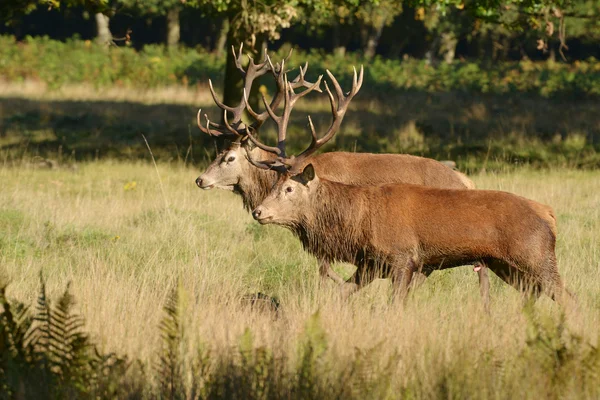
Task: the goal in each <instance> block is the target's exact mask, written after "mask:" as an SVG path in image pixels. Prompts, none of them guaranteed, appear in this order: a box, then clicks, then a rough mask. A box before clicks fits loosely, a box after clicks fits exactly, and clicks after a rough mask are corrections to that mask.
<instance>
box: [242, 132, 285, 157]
mask: <svg viewBox="0 0 600 400" xmlns="http://www.w3.org/2000/svg"><path fill="white" fill-rule="evenodd" d="M246 135H248V138H249V139H250V141H251V142H252V143H254V144H255V145H256V146H257V147H258V148H260V149H262V150H264V151H268V152H269V153H273V154H276V155H277V156H281V154H282V152H281V149H280V148H279V147H273V146H267V145H266V144H263V143H261V142H259V141H258V139H256V138H255V137H254V135H252V134H251V133H250V130H249V129H248V128H246Z"/></svg>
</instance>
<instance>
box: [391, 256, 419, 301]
mask: <svg viewBox="0 0 600 400" xmlns="http://www.w3.org/2000/svg"><path fill="white" fill-rule="evenodd" d="M418 269H419V268H418V264H417V262H416V260H415V257H413V256H409V257H406V258H404V260H401V261H399V262H397V263H396V265H394V268H393V270H392V273H391V278H392V284H393V285H394V292H395V294H396V296H395V297H397V298H398V299H399V300H400V301H402V302H405V301H406V297H407V295H408V289H409V285H410V282H411V281H412V278H413V275H414V273H415V272H416V271H417V270H418Z"/></svg>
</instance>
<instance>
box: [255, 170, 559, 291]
mask: <svg viewBox="0 0 600 400" xmlns="http://www.w3.org/2000/svg"><path fill="white" fill-rule="evenodd" d="M317 176H318V173H317ZM302 179H303V178H302V176H300V177H289V176H288V177H283V178H282V179H281V180H280V182H279V183H278V186H277V187H276V188H275V189H274V190H273V192H272V193H271V195H269V197H268V198H267V199H265V201H264V202H263V204H262V205H261V206H260V207H259V208H258V209H257V210H261V211H262V217H263V218H267V217H268V216H270V215H271V216H273V217H271V218H273V219H272V220H268V219H265V220H264V221H261V222H263V223H265V222H266V223H269V222H273V223H276V224H282V225H287V226H288V227H289V228H291V229H292V231H293V232H295V233H296V235H298V236H299V237H300V239H301V240H302V242H303V244H304V246H305V248H306V249H307V250H308V251H309V252H311V253H312V254H314V255H315V256H317V257H319V258H322V259H325V260H328V261H344V262H350V263H353V264H355V265H356V266H357V267H358V268H359V270H361V271H363V272H365V271H368V269H369V268H372V267H373V265H385V270H384V271H383V272H384V274H386V275H389V276H390V277H392V279H393V280H394V281H395V282H396V286H397V287H398V288H399V289H400V291H401V292H403V293H405V292H406V290H407V285H408V283H409V282H410V277H411V276H412V273H413V272H415V271H416V270H419V269H421V268H423V269H439V268H451V267H455V266H459V265H464V264H469V263H474V262H478V261H481V262H483V263H485V264H486V265H488V266H489V267H490V269H491V270H492V271H494V272H495V273H496V274H497V275H498V276H500V277H501V278H502V279H504V280H505V281H506V282H507V283H510V284H512V285H514V286H518V287H522V286H524V285H525V286H527V287H529V288H533V289H534V290H536V291H540V290H541V291H543V292H544V293H546V294H548V295H549V296H551V297H552V298H554V297H555V296H559V295H561V294H562V293H563V284H562V281H561V278H560V275H559V274H558V270H557V266H556V257H555V253H554V246H555V240H556V226H555V220H554V214H553V212H552V209H551V208H550V207H548V206H545V205H542V204H540V203H537V202H534V201H532V200H528V199H525V198H523V197H520V196H516V195H513V194H510V193H506V192H499V191H486V190H478V191H472V190H448V189H438V188H430V187H425V186H417V185H410V184H387V185H381V186H357V185H345V184H341V183H338V182H333V181H330V180H327V179H324V178H316V179H314V180H312V181H309V182H303V183H302V184H301V185H298V182H301V181H302ZM290 180H295V181H297V182H296V191H298V190H300V191H302V190H303V191H304V192H302V193H301V194H295V196H301V197H299V198H298V197H297V198H292V200H290V201H291V204H287V205H286V204H285V202H284V197H285V193H284V192H285V186H286V185H287V186H289V181H290ZM311 185H312V188H311ZM294 199H295V200H294ZM259 216H260V214H259ZM259 221H260V218H259ZM401 277H404V278H405V279H402V280H400V279H399V278H401ZM401 281H402V283H400V282H401ZM363 283H365V282H362V283H359V284H363Z"/></svg>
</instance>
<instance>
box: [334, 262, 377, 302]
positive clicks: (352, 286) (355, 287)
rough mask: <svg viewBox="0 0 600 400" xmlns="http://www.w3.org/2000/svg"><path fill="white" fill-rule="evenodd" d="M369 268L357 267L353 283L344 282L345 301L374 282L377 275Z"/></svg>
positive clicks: (364, 266)
mask: <svg viewBox="0 0 600 400" xmlns="http://www.w3.org/2000/svg"><path fill="white" fill-rule="evenodd" d="M369 267H370V266H369V265H357V269H356V271H355V272H354V275H353V276H352V282H344V284H343V285H342V287H341V289H342V296H343V298H344V300H346V299H348V297H350V296H351V295H352V294H354V293H356V292H358V291H359V290H360V289H362V288H363V287H365V286H366V285H368V284H369V283H371V282H373V280H374V279H375V276H376V275H377V274H376V272H375V271H372V268H369Z"/></svg>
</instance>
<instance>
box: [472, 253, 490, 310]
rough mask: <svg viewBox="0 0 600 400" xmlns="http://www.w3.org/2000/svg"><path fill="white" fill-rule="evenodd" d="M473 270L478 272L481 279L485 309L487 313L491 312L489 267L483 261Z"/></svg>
mask: <svg viewBox="0 0 600 400" xmlns="http://www.w3.org/2000/svg"><path fill="white" fill-rule="evenodd" d="M473 269H474V270H475V271H477V276H478V277H479V294H480V295H481V300H482V302H483V309H484V310H485V312H487V313H489V312H490V276H489V273H488V267H487V265H485V263H484V262H483V261H480V262H478V263H476V264H475V265H474V266H473Z"/></svg>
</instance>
